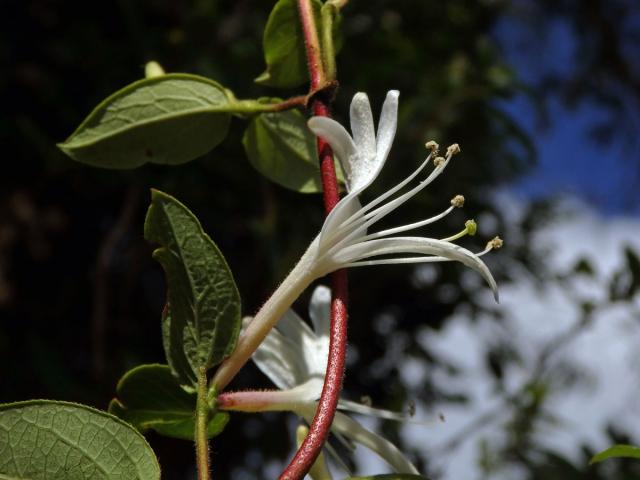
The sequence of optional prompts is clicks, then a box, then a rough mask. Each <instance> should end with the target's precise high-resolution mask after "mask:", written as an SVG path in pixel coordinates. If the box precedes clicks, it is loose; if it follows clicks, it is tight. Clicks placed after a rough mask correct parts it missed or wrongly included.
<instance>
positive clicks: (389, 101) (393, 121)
mask: <svg viewBox="0 0 640 480" xmlns="http://www.w3.org/2000/svg"><path fill="white" fill-rule="evenodd" d="M399 96H400V92H399V91H398V90H389V91H388V92H387V98H385V100H384V104H383V105H382V112H381V113H380V121H379V122H378V134H377V137H378V139H377V143H376V164H378V165H379V168H382V166H383V165H384V162H385V161H386V160H387V156H388V155H389V151H391V144H392V143H393V138H394V137H395V136H396V128H397V125H398V97H399ZM357 143H358V142H356V144H357ZM376 176H377V173H376Z"/></svg>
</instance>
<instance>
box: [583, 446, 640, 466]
mask: <svg viewBox="0 0 640 480" xmlns="http://www.w3.org/2000/svg"><path fill="white" fill-rule="evenodd" d="M617 457H625V458H638V459H640V447H636V446H634V445H614V446H613V447H609V448H607V449H606V450H604V451H602V452H600V453H598V454H597V455H594V456H593V458H592V459H591V460H590V461H589V463H590V464H591V463H598V462H602V461H603V460H607V459H608V458H617Z"/></svg>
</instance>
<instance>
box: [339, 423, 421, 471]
mask: <svg viewBox="0 0 640 480" xmlns="http://www.w3.org/2000/svg"><path fill="white" fill-rule="evenodd" d="M331 429H332V430H336V431H337V432H339V433H341V434H343V435H344V436H345V437H347V438H350V439H352V440H354V441H356V442H357V443H359V444H361V445H364V446H365V447H367V448H369V449H371V450H373V451H374V452H376V453H377V454H378V455H380V457H381V458H382V459H384V460H385V461H386V462H387V463H388V464H389V465H391V467H393V469H394V470H395V471H396V472H397V473H413V474H416V475H417V474H418V473H419V472H418V469H416V467H414V466H413V464H412V463H411V462H410V461H409V459H408V458H407V457H405V456H404V454H403V453H402V452H401V451H400V450H398V448H397V447H396V446H395V445H394V444H393V443H391V442H390V441H389V440H387V439H386V438H384V437H381V436H380V435H378V434H376V433H373V432H371V431H370V430H367V429H366V428H364V427H363V426H362V425H360V424H359V423H358V422H356V421H355V420H353V419H352V418H349V417H348V416H347V415H345V414H344V413H340V412H336V416H335V417H334V419H333V424H332V426H331Z"/></svg>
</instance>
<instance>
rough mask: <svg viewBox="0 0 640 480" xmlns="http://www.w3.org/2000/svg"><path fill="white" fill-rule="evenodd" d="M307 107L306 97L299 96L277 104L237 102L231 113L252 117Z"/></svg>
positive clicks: (231, 108)
mask: <svg viewBox="0 0 640 480" xmlns="http://www.w3.org/2000/svg"><path fill="white" fill-rule="evenodd" d="M306 105H307V97H306V96H305V95H298V96H295V97H291V98H288V99H286V100H283V101H281V102H277V103H263V102H258V101H256V100H235V101H234V102H233V103H231V105H230V107H229V112H231V113H237V114H244V113H246V114H249V115H250V114H255V113H269V112H282V111H284V110H291V109H293V108H296V107H305V106H306Z"/></svg>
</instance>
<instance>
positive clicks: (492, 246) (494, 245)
mask: <svg viewBox="0 0 640 480" xmlns="http://www.w3.org/2000/svg"><path fill="white" fill-rule="evenodd" d="M503 243H504V242H503V241H502V239H501V238H500V237H495V238H494V239H493V240H489V241H488V242H487V250H497V249H499V248H502V245H503Z"/></svg>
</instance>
